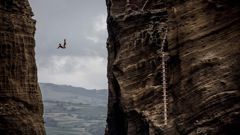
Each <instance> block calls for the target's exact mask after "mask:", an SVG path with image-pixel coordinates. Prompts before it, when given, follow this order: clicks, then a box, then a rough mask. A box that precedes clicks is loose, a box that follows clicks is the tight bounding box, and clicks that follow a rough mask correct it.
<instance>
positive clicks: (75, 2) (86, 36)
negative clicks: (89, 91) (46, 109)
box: [30, 0, 107, 89]
mask: <svg viewBox="0 0 240 135" xmlns="http://www.w3.org/2000/svg"><path fill="white" fill-rule="evenodd" d="M30 4H31V6H32V9H33V11H34V14H35V16H34V18H35V19H36V20H37V31H36V36H35V37H36V60H37V66H38V75H39V81H40V82H48V81H49V82H51V83H59V84H68V85H74V86H82V87H86V88H97V89H99V88H107V78H106V68H107V62H106V61H107V50H106V39H107V29H106V27H107V26H106V5H105V1H104V0H71V2H70V1H69V0H50V1H49V0H30ZM89 7H91V8H89ZM93 9H94V10H93ZM64 38H66V39H67V49H65V50H62V49H56V48H57V46H58V43H62V42H63V39H64ZM93 67H94V68H93Z"/></svg>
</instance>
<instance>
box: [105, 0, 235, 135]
mask: <svg viewBox="0 0 240 135" xmlns="http://www.w3.org/2000/svg"><path fill="white" fill-rule="evenodd" d="M145 2H146V0H126V1H125V0H106V3H107V7H108V20H107V23H108V32H109V38H108V42H107V48H108V53H109V56H108V79H109V103H108V119H107V122H108V125H107V128H106V135H239V134H240V62H239V59H240V44H239V39H240V16H239V14H240V5H239V2H238V1H237V0H176V1H172V0H149V1H148V3H145ZM144 5H145V7H144ZM166 26H168V29H169V32H168V38H167V41H168V42H167V47H166V48H165V51H167V52H168V54H169V59H168V61H167V71H168V72H167V82H168V91H167V92H168V105H167V107H168V124H167V125H164V121H163V120H164V115H163V110H164V109H163V92H162V72H161V71H162V70H161V64H162V61H161V60H162V58H161V55H160V53H159V49H160V47H161V43H162V41H163V36H164V33H165V30H166Z"/></svg>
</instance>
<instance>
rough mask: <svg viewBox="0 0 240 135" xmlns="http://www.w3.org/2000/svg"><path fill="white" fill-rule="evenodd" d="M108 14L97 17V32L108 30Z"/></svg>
mask: <svg viewBox="0 0 240 135" xmlns="http://www.w3.org/2000/svg"><path fill="white" fill-rule="evenodd" d="M106 18H107V15H106V14H101V15H99V16H97V18H96V21H95V23H94V28H95V30H96V31H97V32H104V31H106V29H107V23H106Z"/></svg>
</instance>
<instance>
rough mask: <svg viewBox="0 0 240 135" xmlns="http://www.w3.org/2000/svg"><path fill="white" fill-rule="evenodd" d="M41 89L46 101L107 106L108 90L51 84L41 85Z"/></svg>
mask: <svg viewBox="0 0 240 135" xmlns="http://www.w3.org/2000/svg"><path fill="white" fill-rule="evenodd" d="M40 88H41V91H42V95H43V100H44V101H49V100H50V101H62V102H71V103H83V104H90V105H96V106H99V105H101V106H106V105H107V98H108V91H107V90H106V89H101V90H95V89H94V90H92V89H85V88H82V87H73V86H70V85H56V84H51V83H40Z"/></svg>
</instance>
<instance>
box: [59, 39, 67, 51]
mask: <svg viewBox="0 0 240 135" xmlns="http://www.w3.org/2000/svg"><path fill="white" fill-rule="evenodd" d="M66 44H67V41H66V39H64V42H63V45H62V44H61V43H59V44H58V48H57V49H59V48H62V49H66Z"/></svg>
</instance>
